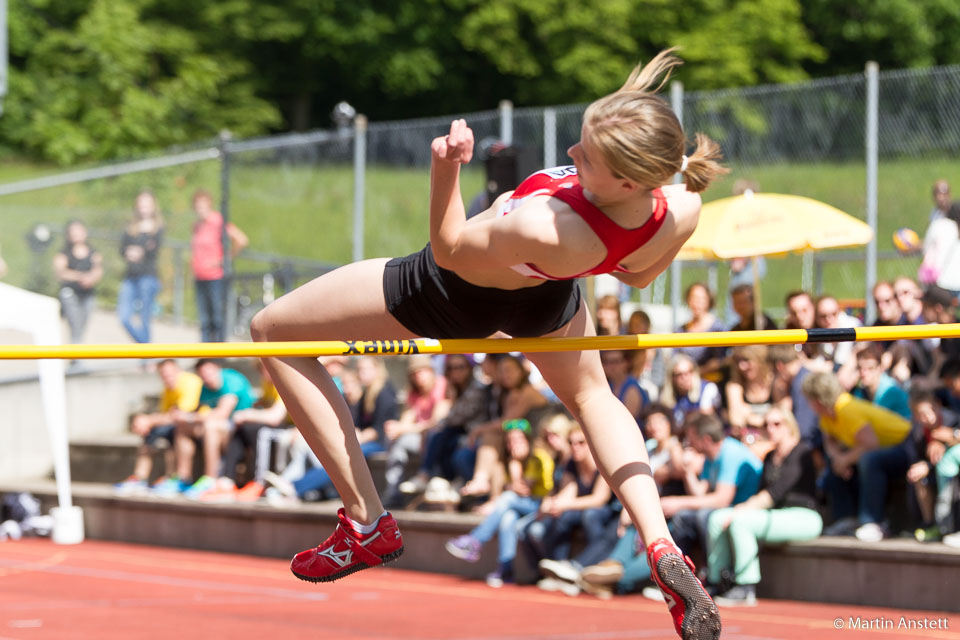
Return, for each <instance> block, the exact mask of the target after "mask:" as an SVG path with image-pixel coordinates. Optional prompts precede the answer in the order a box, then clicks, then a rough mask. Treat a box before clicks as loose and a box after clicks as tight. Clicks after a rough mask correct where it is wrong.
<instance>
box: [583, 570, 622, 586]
mask: <svg viewBox="0 0 960 640" xmlns="http://www.w3.org/2000/svg"><path fill="white" fill-rule="evenodd" d="M622 577H623V569H613V568H608V567H587V568H586V569H584V570H583V572H582V573H581V574H580V578H581V579H583V580H584V581H585V582H589V583H590V584H603V585H609V584H616V583H617V582H619V581H620V578H622Z"/></svg>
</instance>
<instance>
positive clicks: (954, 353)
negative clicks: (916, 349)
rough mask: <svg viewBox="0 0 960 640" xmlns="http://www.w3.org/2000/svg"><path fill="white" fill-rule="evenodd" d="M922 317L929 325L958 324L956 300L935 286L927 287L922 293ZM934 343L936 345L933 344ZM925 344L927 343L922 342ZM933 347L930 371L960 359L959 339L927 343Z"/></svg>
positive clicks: (937, 340) (936, 339) (939, 339)
mask: <svg viewBox="0 0 960 640" xmlns="http://www.w3.org/2000/svg"><path fill="white" fill-rule="evenodd" d="M921 300H922V302H923V317H924V318H925V319H926V321H927V322H928V323H930V324H950V323H955V322H960V318H958V317H957V299H956V297H955V296H954V295H953V294H952V293H951V292H949V291H947V290H946V289H942V288H940V287H937V286H931V287H928V288H927V290H926V291H924V292H923V298H922V299H921ZM934 341H936V344H933V342H934ZM923 342H924V344H927V341H923ZM929 345H930V346H931V347H933V352H934V354H933V358H932V360H933V362H932V366H931V369H933V370H937V369H939V366H938V365H940V364H941V363H943V362H945V361H947V360H951V359H954V358H960V338H935V339H933V340H931V341H930V342H929Z"/></svg>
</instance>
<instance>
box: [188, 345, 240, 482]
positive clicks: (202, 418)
mask: <svg viewBox="0 0 960 640" xmlns="http://www.w3.org/2000/svg"><path fill="white" fill-rule="evenodd" d="M196 372H197V375H198V376H200V379H201V380H202V381H203V389H201V391H200V403H199V406H198V408H197V410H196V411H194V412H180V411H178V412H177V414H176V423H177V429H176V441H175V445H176V448H177V475H178V476H179V477H180V478H181V480H185V479H186V478H189V477H191V475H192V470H193V456H194V455H195V453H196V449H197V442H199V441H201V440H202V442H203V460H204V474H203V475H202V476H201V477H200V478H198V479H197V480H196V482H194V483H193V485H191V486H190V487H189V488H187V489H186V490H185V491H184V496H186V497H188V498H192V499H199V498H200V496H201V495H203V494H204V493H206V492H207V491H210V490H211V489H213V488H214V486H215V485H216V480H217V478H218V477H219V476H220V472H221V464H220V463H221V450H222V448H223V446H224V445H225V444H226V441H227V438H228V437H229V435H230V431H231V430H232V429H233V421H232V417H233V414H234V412H236V411H239V410H241V409H249V408H250V407H252V406H253V404H254V402H255V401H256V398H255V397H254V394H253V387H252V386H251V385H250V381H249V380H247V378H246V376H244V375H243V374H242V373H240V372H239V371H236V370H234V369H226V368H224V367H223V366H222V365H221V364H220V362H219V361H217V360H214V359H212V358H202V359H200V360H198V361H197V366H196ZM227 482H229V481H227ZM225 484H226V483H225Z"/></svg>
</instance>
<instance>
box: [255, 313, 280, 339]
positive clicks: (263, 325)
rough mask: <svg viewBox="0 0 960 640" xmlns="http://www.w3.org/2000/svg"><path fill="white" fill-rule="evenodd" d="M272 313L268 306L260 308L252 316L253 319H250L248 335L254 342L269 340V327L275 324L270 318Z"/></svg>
mask: <svg viewBox="0 0 960 640" xmlns="http://www.w3.org/2000/svg"><path fill="white" fill-rule="evenodd" d="M272 315H273V314H272V313H271V311H270V307H269V306H267V307H264V308H263V309H260V311H258V312H257V313H256V315H255V316H253V319H252V320H251V321H250V337H251V338H253V340H254V341H256V342H266V341H267V340H270V331H271V328H272V327H274V326H275V322H274V321H273V320H271V316H272Z"/></svg>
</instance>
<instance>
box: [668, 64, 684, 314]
mask: <svg viewBox="0 0 960 640" xmlns="http://www.w3.org/2000/svg"><path fill="white" fill-rule="evenodd" d="M670 106H671V107H673V112H674V113H675V114H676V116H677V120H679V121H680V126H683V83H682V82H678V81H676V80H674V81H673V82H671V83H670ZM682 181H683V176H681V175H680V174H679V173H678V174H677V175H675V176H674V177H673V183H674V184H679V183H681V182H682ZM682 280H683V263H682V262H680V261H679V260H674V261H673V262H672V263H671V264H670V309H671V311H672V317H673V325H672V326H674V327H676V326H677V324H678V320H679V313H680V298H681V295H682V294H681V292H682V289H683V282H682Z"/></svg>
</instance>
